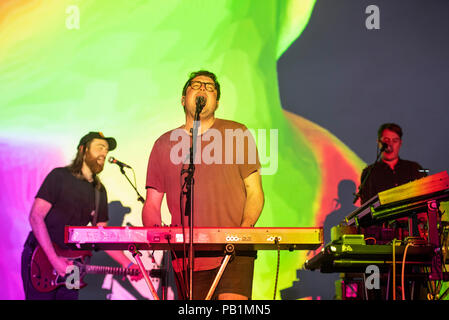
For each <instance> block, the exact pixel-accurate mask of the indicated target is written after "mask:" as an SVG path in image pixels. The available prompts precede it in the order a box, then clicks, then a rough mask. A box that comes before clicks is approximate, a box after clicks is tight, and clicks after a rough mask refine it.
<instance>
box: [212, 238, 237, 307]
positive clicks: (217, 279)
mask: <svg viewBox="0 0 449 320" xmlns="http://www.w3.org/2000/svg"><path fill="white" fill-rule="evenodd" d="M225 250H226V251H225V253H226V256H225V257H224V258H223V261H222V262H221V266H220V269H219V270H218V272H217V275H216V276H215V279H214V282H213V283H212V285H211V287H210V289H209V292H208V293H207V296H206V299H205V300H210V299H211V298H212V295H213V294H214V292H215V289H216V288H217V285H218V282H220V279H221V276H222V275H223V272H224V271H225V269H226V266H227V265H228V262H229V260H230V259H231V258H232V256H233V255H234V253H235V250H234V245H233V244H227V245H226V248H225Z"/></svg>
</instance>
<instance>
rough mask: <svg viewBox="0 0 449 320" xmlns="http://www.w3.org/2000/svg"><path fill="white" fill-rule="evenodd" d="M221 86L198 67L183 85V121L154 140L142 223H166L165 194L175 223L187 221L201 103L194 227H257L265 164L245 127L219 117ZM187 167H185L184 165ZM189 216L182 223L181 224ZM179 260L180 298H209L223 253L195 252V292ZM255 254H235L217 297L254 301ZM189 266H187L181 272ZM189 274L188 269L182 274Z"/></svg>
mask: <svg viewBox="0 0 449 320" xmlns="http://www.w3.org/2000/svg"><path fill="white" fill-rule="evenodd" d="M219 101H220V84H219V82H218V81H217V77H216V76H215V74H213V73H211V72H209V71H205V70H200V71H198V72H193V73H191V74H190V77H189V79H188V80H187V82H186V83H185V85H184V87H183V90H182V97H181V104H182V106H183V107H184V113H185V123H184V124H183V125H182V126H180V127H178V128H177V129H174V130H171V131H169V132H166V133H165V134H163V135H162V136H160V137H159V138H158V139H157V140H156V142H155V143H154V146H153V149H152V151H151V154H150V157H149V161H148V171H147V181H146V188H147V196H146V202H145V205H144V208H143V211H142V219H143V224H144V225H145V226H154V225H158V226H160V225H161V204H162V200H163V197H164V194H165V195H166V200H167V205H168V208H169V211H170V214H171V224H172V225H177V226H181V225H182V224H183V223H184V225H185V226H187V225H188V224H187V221H188V217H185V216H184V214H185V210H184V208H185V197H183V199H184V200H183V202H182V203H180V198H181V197H180V194H181V192H182V191H183V183H184V175H183V174H187V173H186V171H187V168H188V163H190V161H189V154H190V153H189V147H190V144H191V143H192V142H191V141H192V140H191V139H192V130H191V129H192V128H193V125H194V119H195V113H196V111H197V107H198V105H202V107H203V108H202V109H201V112H200V113H199V121H197V122H199V123H200V127H199V129H198V135H197V144H196V146H197V148H196V151H195V158H194V164H195V172H194V196H193V198H194V207H193V212H194V227H254V225H255V224H256V222H257V220H258V218H259V216H260V214H261V212H262V208H263V205H264V194H263V189H262V181H261V175H260V168H261V166H260V162H259V157H258V155H257V149H256V147H255V141H254V139H253V137H252V135H251V134H250V132H249V130H247V128H246V126H244V125H243V124H240V123H237V122H234V121H230V120H224V119H219V118H216V117H215V111H216V110H217V108H218V105H219ZM183 169H185V170H183ZM182 219H183V220H184V222H183V221H182ZM177 258H178V259H174V261H173V267H174V270H175V272H176V274H177V277H176V279H177V280H178V295H179V298H180V299H187V298H193V299H204V298H205V297H206V294H207V293H208V290H209V288H210V287H211V284H212V282H213V279H214V277H215V275H216V274H217V270H218V268H219V266H220V264H221V261H222V259H223V255H214V256H212V257H211V256H205V253H204V252H200V251H198V252H195V260H194V274H193V297H188V296H187V295H188V293H189V292H188V290H187V287H186V286H183V284H184V283H185V282H184V281H183V278H184V280H185V276H184V277H183V272H182V271H183V266H185V263H186V260H187V259H185V260H184V263H183V262H182V260H183V259H181V258H179V256H177ZM255 258H256V255H255V253H249V252H246V253H239V252H238V251H237V252H236V254H235V256H234V257H233V259H232V260H231V261H230V262H229V264H228V265H227V267H226V269H225V272H224V274H223V276H222V278H221V280H220V282H219V284H218V286H217V288H216V290H215V293H214V296H213V297H212V299H220V300H227V299H242V300H244V299H251V293H252V280H253V270H254V260H255ZM184 270H185V269H184ZM184 275H185V273H184Z"/></svg>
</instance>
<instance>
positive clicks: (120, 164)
mask: <svg viewBox="0 0 449 320" xmlns="http://www.w3.org/2000/svg"><path fill="white" fill-rule="evenodd" d="M108 161H109V163H115V164H116V165H118V166H119V167H120V168H123V167H125V168H130V169H132V168H131V167H130V166H128V165H127V164H126V163H123V162H120V161H118V160H117V159H115V158H114V157H109V159H108Z"/></svg>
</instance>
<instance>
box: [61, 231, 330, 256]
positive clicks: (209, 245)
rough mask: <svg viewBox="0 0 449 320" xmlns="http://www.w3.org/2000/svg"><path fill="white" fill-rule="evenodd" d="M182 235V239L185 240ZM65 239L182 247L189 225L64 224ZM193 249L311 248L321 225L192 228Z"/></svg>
mask: <svg viewBox="0 0 449 320" xmlns="http://www.w3.org/2000/svg"><path fill="white" fill-rule="evenodd" d="M184 239H185V241H184ZM65 243H67V244H69V245H72V246H74V247H77V248H79V249H98V250H127V249H128V246H129V245H136V246H137V247H138V249H139V250H182V248H183V246H184V244H187V245H188V243H189V228H184V230H183V228H181V227H151V228H148V227H90V226H87V227H75V226H66V227H65ZM193 244H194V248H195V250H196V251H216V250H224V248H225V246H226V245H228V244H233V245H234V246H235V249H236V250H237V251H238V250H242V251H243V250H245V251H246V250H290V251H293V250H314V249H317V248H318V247H320V246H321V245H322V244H323V229H322V228H263V227H257V228H203V227H196V228H194V230H193Z"/></svg>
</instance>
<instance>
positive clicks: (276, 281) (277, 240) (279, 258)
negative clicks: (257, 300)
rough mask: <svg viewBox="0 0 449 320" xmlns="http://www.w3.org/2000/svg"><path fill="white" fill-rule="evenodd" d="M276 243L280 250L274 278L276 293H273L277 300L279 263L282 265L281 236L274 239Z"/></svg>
mask: <svg viewBox="0 0 449 320" xmlns="http://www.w3.org/2000/svg"><path fill="white" fill-rule="evenodd" d="M274 243H275V244H276V245H277V251H278V262H277V266H276V278H275V280H274V293H273V300H276V290H277V286H278V277H279V265H280V261H281V248H280V246H279V238H278V237H276V238H275V239H274Z"/></svg>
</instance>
